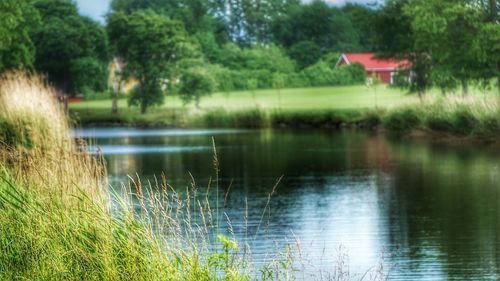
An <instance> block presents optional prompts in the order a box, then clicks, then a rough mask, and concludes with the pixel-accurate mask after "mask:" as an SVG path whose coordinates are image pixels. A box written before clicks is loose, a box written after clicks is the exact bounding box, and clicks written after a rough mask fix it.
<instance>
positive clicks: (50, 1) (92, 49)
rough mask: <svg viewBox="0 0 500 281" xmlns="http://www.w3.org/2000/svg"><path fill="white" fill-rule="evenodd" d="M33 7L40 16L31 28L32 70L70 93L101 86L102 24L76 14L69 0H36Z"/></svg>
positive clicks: (104, 40) (104, 61)
mask: <svg viewBox="0 0 500 281" xmlns="http://www.w3.org/2000/svg"><path fill="white" fill-rule="evenodd" d="M35 7H36V9H37V10H38V11H39V13H40V16H41V24H40V25H38V27H37V28H34V29H33V30H32V32H31V34H32V38H33V42H34V44H35V47H36V56H35V67H36V70H37V71H39V72H42V73H45V74H47V76H48V79H49V81H51V82H52V83H54V84H55V85H56V86H57V87H59V88H60V89H62V90H64V91H65V92H68V93H70V94H74V93H76V92H81V91H83V89H85V88H90V89H93V90H100V91H102V90H105V89H106V88H107V85H106V83H107V66H108V61H109V50H108V41H107V36H106V33H105V30H104V28H102V27H101V26H100V25H99V24H97V23H96V22H93V21H92V20H90V19H88V18H86V17H83V16H80V15H78V12H77V9H76V6H75V4H74V3H73V2H71V1H69V0H68V1H66V0H39V1H37V2H36V3H35Z"/></svg>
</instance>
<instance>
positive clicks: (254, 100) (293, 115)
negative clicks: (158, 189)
mask: <svg viewBox="0 0 500 281" xmlns="http://www.w3.org/2000/svg"><path fill="white" fill-rule="evenodd" d="M414 100H415V98H414V97H412V96H408V95H405V94H403V93H402V92H401V91H398V90H395V89H390V88H387V87H385V86H380V87H378V88H377V89H376V90H375V89H370V88H367V87H365V86H345V87H326V88H303V89H284V90H280V91H279V92H278V91H277V90H260V91H255V92H248V91H243V92H234V93H216V94H214V95H213V96H210V97H207V98H205V99H203V100H202V103H201V108H196V107H194V106H193V105H187V106H184V105H183V104H182V102H181V101H180V100H178V99H177V97H167V98H166V101H165V103H164V105H163V106H161V107H154V108H151V109H150V110H149V112H148V113H147V114H144V115H141V114H140V113H139V111H138V109H137V108H129V107H127V105H126V100H124V99H122V100H120V103H119V104H120V112H119V113H118V114H111V113H110V108H111V101H110V100H98V101H86V102H82V103H77V104H72V105H71V107H70V112H71V116H72V119H73V120H75V122H76V123H78V124H82V125H90V124H94V125H95V124H98V125H110V124H113V125H130V126H175V127H247V128H257V127H259V128H260V127H301V128H302V127H340V126H341V125H342V124H358V125H359V124H363V125H371V124H373V122H374V121H375V122H376V121H377V120H374V118H373V117H374V116H375V114H374V112H378V111H381V110H384V109H387V108H392V107H396V106H399V105H401V104H406V103H409V102H412V101H414Z"/></svg>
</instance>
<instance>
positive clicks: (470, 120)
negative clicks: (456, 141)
mask: <svg viewBox="0 0 500 281" xmlns="http://www.w3.org/2000/svg"><path fill="white" fill-rule="evenodd" d="M451 122H452V132H453V133H455V134H458V135H468V134H471V133H472V131H473V130H474V128H475V127H476V125H477V124H478V120H477V118H476V117H475V116H474V114H472V112H471V111H470V109H468V108H465V107H462V106H461V107H459V108H457V109H456V110H455V111H453V113H452V115H451Z"/></svg>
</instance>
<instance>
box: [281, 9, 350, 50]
mask: <svg viewBox="0 0 500 281" xmlns="http://www.w3.org/2000/svg"><path fill="white" fill-rule="evenodd" d="M273 35H274V38H275V40H276V41H277V42H278V43H280V44H281V45H283V46H285V47H287V48H289V47H291V46H293V45H294V44H296V43H299V42H301V41H312V42H314V43H315V44H316V45H318V46H319V47H320V49H321V51H322V52H323V53H326V52H328V51H331V50H333V51H341V52H346V51H355V50H358V49H359V37H358V34H357V32H356V30H355V29H354V27H353V25H352V22H351V20H350V19H349V17H347V16H346V14H345V13H343V12H342V11H341V10H339V9H336V8H332V7H329V6H328V5H327V4H326V3H325V2H323V1H320V0H314V1H312V2H311V3H310V4H306V5H300V6H296V7H294V8H293V9H291V10H290V11H289V12H288V13H286V14H283V15H281V16H280V17H278V18H277V19H276V20H275V22H274V25H273Z"/></svg>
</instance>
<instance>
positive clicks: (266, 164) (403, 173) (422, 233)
mask: <svg viewBox="0 0 500 281" xmlns="http://www.w3.org/2000/svg"><path fill="white" fill-rule="evenodd" d="M76 134H77V135H80V136H83V137H86V138H91V139H93V140H94V141H93V142H94V143H95V146H93V147H92V151H94V152H96V151H100V152H102V153H104V155H105V157H106V160H107V165H108V169H109V174H110V178H111V179H112V182H114V183H116V182H119V181H120V180H124V179H126V175H127V174H132V175H133V174H136V173H138V174H139V175H141V176H143V177H145V178H152V177H153V176H154V175H159V174H161V173H164V174H165V175H166V177H167V179H168V181H169V183H171V184H172V185H173V186H175V187H176V188H178V189H179V190H185V189H186V187H187V186H188V185H189V183H190V175H189V173H188V172H190V173H191V174H192V175H193V177H194V178H195V179H196V181H197V184H198V185H199V186H200V187H201V188H203V187H204V186H207V184H208V182H209V179H210V178H211V177H212V179H213V176H214V167H213V143H212V140H215V144H216V148H217V153H218V156H219V165H220V167H219V168H220V178H221V182H220V189H221V191H220V194H225V193H226V192H227V191H228V190H227V189H228V186H229V185H230V183H231V182H232V185H231V189H230V190H229V192H228V193H227V201H226V202H225V207H224V209H223V210H224V211H225V212H226V213H227V214H228V216H229V218H230V219H231V220H232V222H233V228H234V232H235V235H236V237H237V238H238V239H239V240H242V241H243V240H244V241H246V242H248V243H249V244H250V245H251V246H252V250H253V254H254V259H255V260H256V261H257V262H258V261H259V260H262V261H263V260H265V259H266V257H267V255H268V254H269V252H270V251H275V249H282V247H283V245H285V244H286V243H287V242H290V241H300V244H301V248H302V256H303V258H304V259H307V260H309V261H310V262H311V263H312V264H313V265H314V266H316V267H317V268H322V269H325V270H333V267H334V265H335V261H336V260H337V259H338V256H339V254H338V252H339V246H342V247H343V249H344V250H343V251H345V252H347V253H348V256H349V261H348V262H349V265H350V270H351V271H352V272H353V273H354V274H358V276H359V275H361V274H363V273H364V272H365V271H366V270H367V269H369V268H370V267H372V266H374V265H376V264H378V263H379V261H380V258H381V257H384V264H385V265H386V266H389V267H391V270H390V280H497V279H499V278H500V251H499V250H500V238H499V237H500V236H499V234H500V157H499V156H500V149H499V148H498V147H493V146H478V145H476V146H470V145H449V144H448V145H446V144H432V143H425V142H418V143H416V142H409V141H401V140H397V139H390V138H387V137H384V136H381V135H377V134H370V133H366V132H355V131H343V132H331V131H281V130H274V131H273V130H173V129H172V130H171V129H160V130H144V129H120V128H115V129H85V130H80V131H77V132H76ZM280 176H283V179H282V181H281V182H280V183H279V185H278V187H277V190H276V193H275V194H274V195H273V198H272V200H271V202H270V204H269V210H270V214H271V215H270V216H267V215H266V216H265V222H264V223H261V218H262V217H263V216H262V212H263V210H264V209H265V206H266V202H267V198H268V194H269V193H270V192H271V190H272V188H273V186H274V185H275V183H276V181H277V179H278V178H279V177H280ZM221 196H222V197H223V195H221ZM222 199H223V198H222ZM222 199H221V200H222ZM245 206H247V208H245ZM245 209H247V210H248V221H246V222H245V220H244V217H245ZM305 278H306V279H307V277H305Z"/></svg>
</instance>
